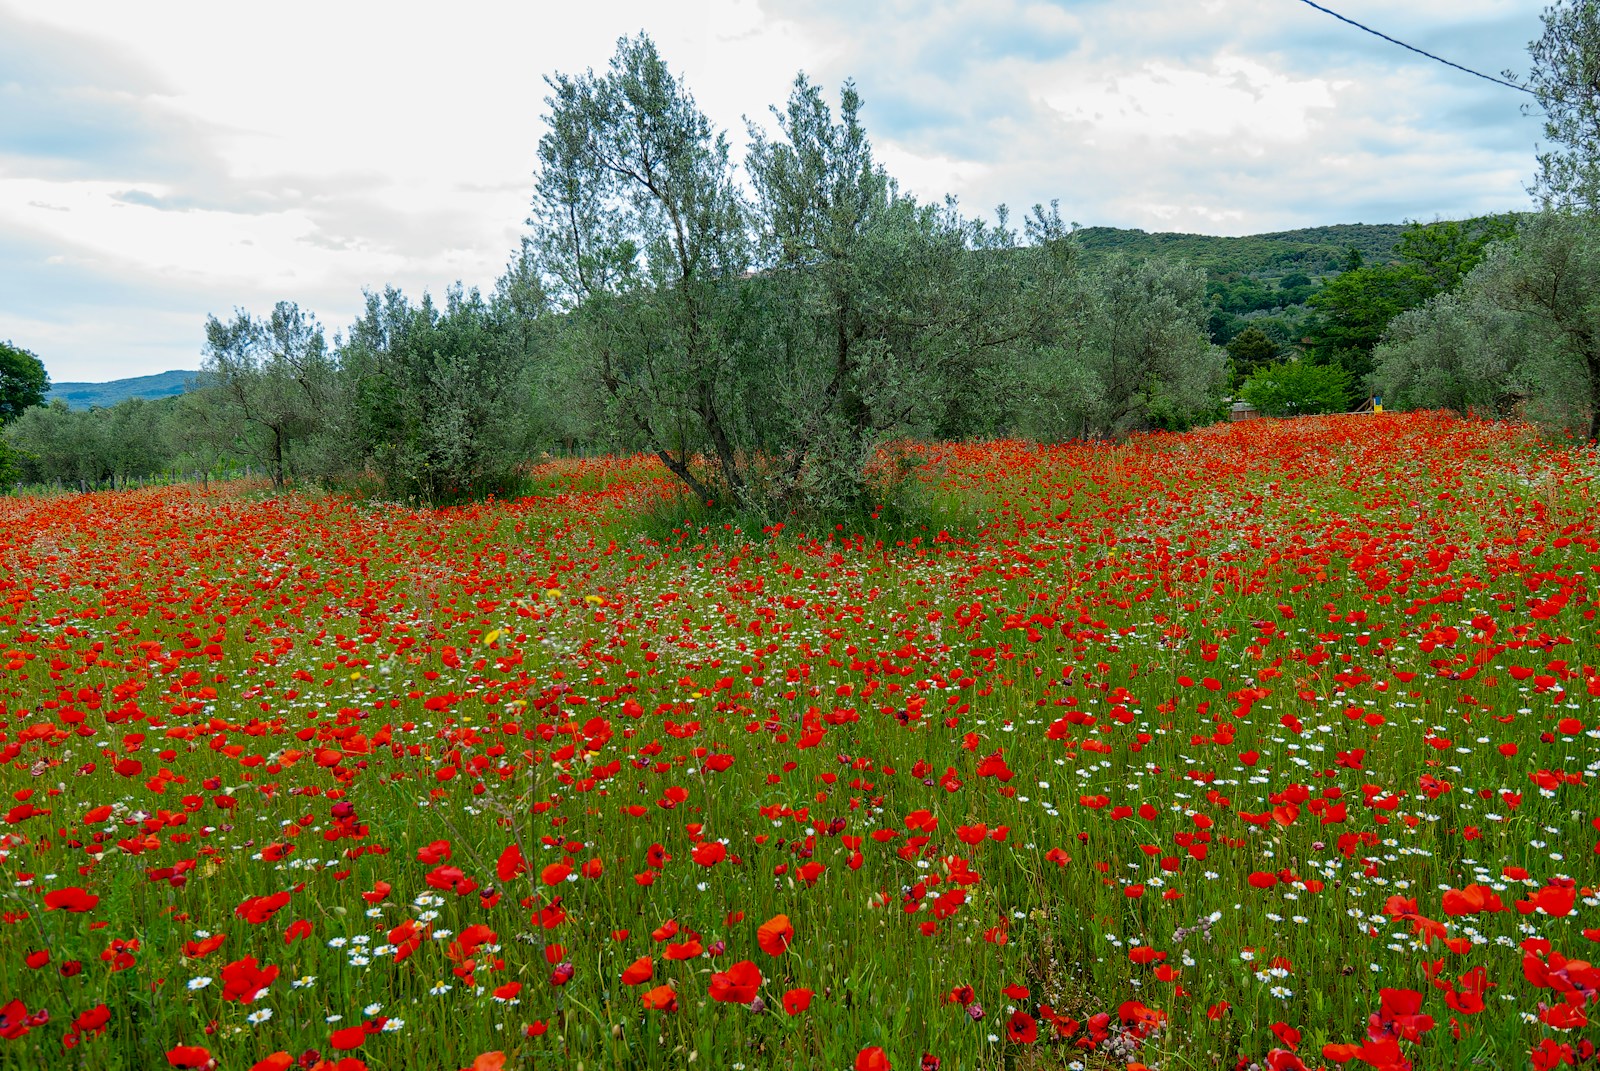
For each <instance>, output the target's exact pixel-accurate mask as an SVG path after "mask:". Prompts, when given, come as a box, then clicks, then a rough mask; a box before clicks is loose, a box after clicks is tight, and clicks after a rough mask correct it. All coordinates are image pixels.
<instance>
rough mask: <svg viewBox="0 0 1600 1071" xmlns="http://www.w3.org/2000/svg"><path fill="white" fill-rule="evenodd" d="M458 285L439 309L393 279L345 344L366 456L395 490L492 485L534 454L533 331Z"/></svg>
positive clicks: (355, 426) (451, 493)
mask: <svg viewBox="0 0 1600 1071" xmlns="http://www.w3.org/2000/svg"><path fill="white" fill-rule="evenodd" d="M525 329H526V325H525V324H523V323H520V322H519V321H518V320H517V319H516V318H515V317H513V316H512V315H511V314H510V312H509V311H508V310H507V309H506V308H505V306H504V303H503V302H502V304H501V306H500V307H498V308H497V307H495V306H491V305H490V304H489V303H488V302H485V301H484V300H483V298H482V297H481V296H480V295H479V293H478V291H477V290H476V289H474V290H467V291H463V290H462V288H461V287H460V286H459V284H458V285H456V286H452V287H451V288H450V289H449V290H448V291H447V293H446V297H445V307H444V309H443V310H440V309H439V308H438V307H437V306H436V305H435V304H434V303H433V300H432V299H431V298H430V297H429V296H428V295H426V294H424V295H423V298H422V300H421V302H420V303H418V304H416V305H413V304H412V303H411V302H410V301H409V300H408V299H407V298H406V297H405V295H403V294H402V293H401V292H400V291H398V290H395V289H393V288H392V287H391V288H386V289H385V290H384V292H383V293H382V294H373V293H369V294H367V295H366V310H365V312H364V314H363V315H362V317H361V319H359V320H357V321H356V322H355V324H353V325H352V326H351V328H350V333H349V336H348V338H347V339H346V340H345V342H344V344H343V346H342V348H341V349H340V359H341V362H342V365H343V372H344V376H345V379H346V382H347V383H348V390H349V395H350V406H349V422H350V425H351V427H350V434H351V439H352V441H353V442H355V443H357V444H358V445H359V447H360V449H361V452H362V460H363V461H364V462H365V463H366V464H367V465H369V466H370V467H371V468H372V469H374V470H375V471H376V472H377V474H378V475H379V477H380V478H381V479H382V480H383V485H384V488H385V491H386V492H387V493H389V494H391V495H394V496H396V497H416V498H419V499H421V500H423V501H428V502H438V501H446V500H449V499H453V498H457V497H461V496H464V495H472V494H482V493H485V492H488V491H493V490H496V489H498V488H499V486H500V485H501V484H502V483H503V482H504V481H505V480H506V479H507V478H508V477H509V475H510V474H511V473H512V472H513V470H514V469H515V468H516V466H517V465H518V464H519V463H520V462H521V460H522V459H523V457H524V456H525V453H526V442H527V429H526V426H525V424H524V422H523V421H522V420H520V419H519V418H518V409H519V406H520V404H521V402H522V400H523V398H524V397H525V395H526V390H527V388H526V380H525V376H524V369H525V367H526V364H525V360H524V351H523V349H522V346H521V345H520V344H519V342H518V333H519V332H521V331H523V330H525Z"/></svg>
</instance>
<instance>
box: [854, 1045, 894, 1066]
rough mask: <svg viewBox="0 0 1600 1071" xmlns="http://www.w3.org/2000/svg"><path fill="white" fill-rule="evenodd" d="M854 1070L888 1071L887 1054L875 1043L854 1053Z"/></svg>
mask: <svg viewBox="0 0 1600 1071" xmlns="http://www.w3.org/2000/svg"><path fill="white" fill-rule="evenodd" d="M856 1071H890V1065H889V1054H888V1053H886V1052H884V1051H883V1050H882V1049H880V1048H878V1046H876V1045H869V1046H867V1047H866V1048H864V1049H862V1050H861V1051H860V1052H858V1053H856Z"/></svg>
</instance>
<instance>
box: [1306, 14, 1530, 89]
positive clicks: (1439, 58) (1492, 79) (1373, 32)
mask: <svg viewBox="0 0 1600 1071" xmlns="http://www.w3.org/2000/svg"><path fill="white" fill-rule="evenodd" d="M1300 2H1301V3H1302V4H1305V5H1306V6H1307V7H1314V8H1316V9H1317V10H1318V11H1320V12H1322V13H1323V14H1325V15H1332V16H1333V17H1334V18H1336V19H1338V20H1339V21H1340V22H1346V23H1349V24H1350V25H1351V26H1354V27H1355V28H1356V29H1358V30H1365V31H1366V32H1367V33H1370V34H1371V35H1372V36H1374V37H1381V38H1383V39H1384V40H1385V41H1387V42H1389V43H1390V44H1391V45H1399V46H1400V47H1401V48H1404V49H1409V50H1410V51H1412V52H1415V53H1416V54H1417V55H1419V56H1427V57H1428V58H1429V59H1431V60H1436V61H1438V62H1439V63H1442V64H1444V65H1445V66H1446V67H1454V68H1455V69H1456V70H1458V71H1463V72H1465V73H1467V74H1470V75H1472V76H1473V77H1475V78H1482V79H1483V80H1484V81H1485V82H1493V83H1494V84H1495V85H1501V86H1505V87H1506V88H1507V89H1515V90H1519V91H1521V92H1523V93H1526V94H1528V95H1529V96H1530V97H1537V96H1538V94H1537V93H1535V92H1534V91H1533V90H1531V89H1529V88H1527V87H1526V86H1519V85H1517V83H1515V82H1507V81H1505V80H1504V79H1501V78H1496V77H1494V76H1493V75H1490V74H1484V73H1483V72H1482V71H1475V70H1473V69H1472V68H1471V67H1463V66H1461V64H1459V63H1451V62H1450V61H1449V60H1447V59H1445V58H1444V57H1443V56H1435V55H1434V54H1433V53H1432V52H1424V51H1423V50H1422V49H1420V48H1417V47H1416V46H1415V45H1408V44H1406V43H1405V42H1404V41H1401V40H1398V39H1396V38H1393V37H1390V36H1389V35H1388V34H1386V33H1379V32H1378V31H1377V30H1374V29H1373V28H1372V27H1371V26H1363V25H1362V24H1361V23H1359V22H1357V21H1356V20H1355V19H1347V18H1345V17H1344V16H1343V15H1341V14H1339V13H1338V12H1337V11H1333V10H1331V9H1329V8H1325V7H1323V6H1322V5H1321V4H1317V3H1313V2H1312V0H1300Z"/></svg>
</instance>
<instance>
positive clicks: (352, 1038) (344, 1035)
mask: <svg viewBox="0 0 1600 1071" xmlns="http://www.w3.org/2000/svg"><path fill="white" fill-rule="evenodd" d="M366 1041H367V1027H366V1024H362V1025H361V1026H347V1027H345V1028H344V1029H343V1030H335V1031H334V1032H333V1033H332V1034H330V1035H329V1036H328V1044H329V1045H331V1046H333V1047H334V1048H336V1049H338V1050H339V1051H340V1052H349V1051H350V1050H351V1049H359V1048H360V1047H361V1046H362V1045H364V1044H366Z"/></svg>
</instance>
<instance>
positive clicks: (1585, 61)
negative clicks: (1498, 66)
mask: <svg viewBox="0 0 1600 1071" xmlns="http://www.w3.org/2000/svg"><path fill="white" fill-rule="evenodd" d="M1542 19H1543V21H1544V32H1543V33H1542V34H1541V35H1540V36H1539V39H1538V40H1536V41H1533V42H1531V43H1530V44H1529V45H1528V55H1529V57H1530V58H1531V59H1532V61H1533V68H1532V70H1531V71H1530V73H1529V75H1528V78H1527V80H1526V82H1525V83H1524V84H1525V85H1526V87H1527V88H1528V89H1529V90H1531V91H1532V92H1533V94H1534V96H1535V97H1537V98H1538V101H1539V106H1540V107H1541V108H1542V109H1543V110H1544V114H1545V123H1544V136H1545V138H1546V140H1547V141H1548V142H1549V143H1550V145H1551V147H1549V148H1547V149H1546V150H1545V151H1544V152H1541V153H1539V155H1538V161H1539V171H1538V174H1537V176H1536V177H1535V179H1534V186H1533V190H1532V192H1533V193H1534V194H1535V195H1536V196H1538V197H1539V199H1540V201H1541V202H1542V203H1543V204H1544V206H1545V207H1547V208H1551V207H1556V208H1578V209H1589V210H1593V209H1596V208H1600V4H1597V3H1596V2H1595V0H1560V2H1558V3H1555V4H1552V5H1550V6H1549V7H1547V8H1545V10H1544V13H1543V15H1542ZM1507 73H1508V75H1510V72H1507ZM1513 77H1514V76H1513Z"/></svg>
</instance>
